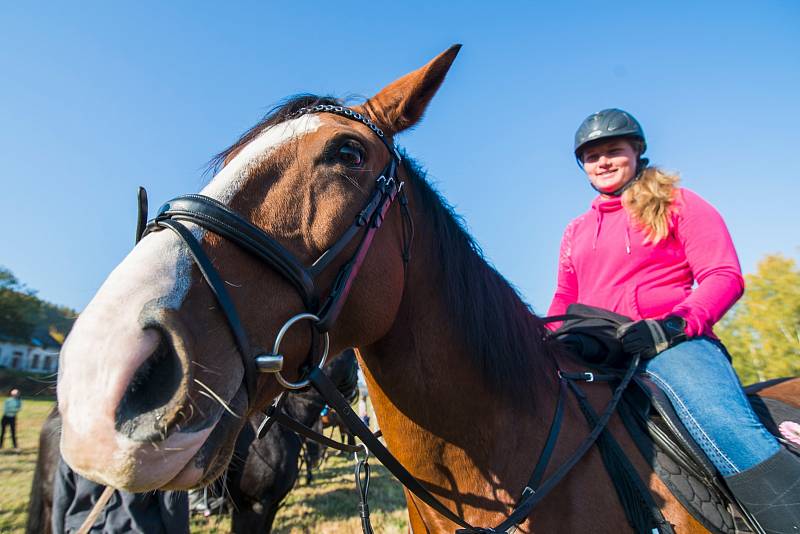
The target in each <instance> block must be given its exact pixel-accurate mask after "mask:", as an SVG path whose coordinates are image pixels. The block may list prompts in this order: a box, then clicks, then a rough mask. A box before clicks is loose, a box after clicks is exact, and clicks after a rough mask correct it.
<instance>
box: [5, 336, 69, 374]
mask: <svg viewBox="0 0 800 534" xmlns="http://www.w3.org/2000/svg"><path fill="white" fill-rule="evenodd" d="M59 351H61V344H60V343H59V342H58V341H56V340H55V339H53V338H52V336H50V334H49V333H48V332H47V331H40V330H37V331H35V332H34V334H33V335H32V336H31V339H30V340H29V341H28V342H27V343H23V342H20V341H17V340H13V339H10V338H8V337H7V336H4V335H3V334H0V368H7V369H14V370H17V371H27V372H31V373H42V374H50V373H55V372H56V371H58V353H59Z"/></svg>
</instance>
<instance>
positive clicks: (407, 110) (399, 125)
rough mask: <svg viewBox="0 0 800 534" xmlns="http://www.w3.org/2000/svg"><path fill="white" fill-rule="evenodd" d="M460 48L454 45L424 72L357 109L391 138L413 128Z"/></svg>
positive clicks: (401, 80)
mask: <svg viewBox="0 0 800 534" xmlns="http://www.w3.org/2000/svg"><path fill="white" fill-rule="evenodd" d="M460 49H461V45H460V44H456V45H453V46H451V47H450V48H448V49H447V50H446V51H444V52H442V53H441V54H439V55H438V56H436V57H435V58H434V59H433V60H431V61H430V63H428V64H427V65H425V66H424V67H422V68H421V69H418V70H415V71H414V72H410V73H408V74H406V75H405V76H403V77H402V78H399V79H397V80H395V81H394V82H392V83H390V84H389V85H387V86H386V87H384V88H383V89H382V90H381V91H380V92H379V93H378V94H376V95H375V96H373V97H372V98H370V99H369V100H367V101H366V102H365V103H364V104H362V105H360V106H356V108H355V109H357V110H358V111H360V112H362V113H366V114H367V115H368V116H369V117H370V118H371V119H372V120H373V122H375V123H376V124H377V125H378V126H379V127H380V128H382V129H383V130H384V131H385V132H386V133H387V134H389V135H393V134H396V133H398V132H402V131H403V130H405V129H407V128H410V127H411V126H414V125H415V124H416V123H417V122H418V121H419V120H420V119H421V118H422V115H423V113H425V108H427V107H428V102H430V100H431V98H433V95H435V94H436V91H437V90H438V89H439V86H440V85H441V84H442V81H444V77H445V75H446V74H447V71H448V70H450V65H452V64H453V60H454V59H455V58H456V55H458V51H459V50H460Z"/></svg>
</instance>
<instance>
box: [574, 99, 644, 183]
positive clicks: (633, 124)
mask: <svg viewBox="0 0 800 534" xmlns="http://www.w3.org/2000/svg"><path fill="white" fill-rule="evenodd" d="M614 137H628V138H631V139H635V140H637V141H638V143H636V144H635V145H634V146H636V147H638V148H639V154H638V156H639V161H638V163H637V166H636V177H635V178H633V180H630V181H629V182H628V183H626V184H625V185H623V186H622V187H620V188H619V189H617V190H616V191H613V192H611V193H605V194H607V195H611V196H619V195H621V194H622V193H624V192H625V190H626V189H628V187H630V186H631V185H632V184H633V183H634V182H636V180H638V179H639V176H641V171H642V170H643V169H644V168H645V167H647V164H648V160H647V158H642V154H644V152H645V151H646V150H647V141H646V140H645V137H644V130H643V129H642V125H641V124H639V121H637V120H636V118H634V116H633V115H631V114H630V113H628V112H627V111H623V110H621V109H616V108H610V109H604V110H602V111H598V112H597V113H592V114H591V115H589V116H588V117H586V118H585V119H584V120H583V122H582V123H581V125H580V126H579V127H578V131H577V132H575V159H577V160H578V165H580V167H581V168H583V159H582V157H581V155H582V154H583V150H584V149H585V148H586V147H587V146H589V145H591V144H593V143H595V142H597V141H600V140H607V139H611V138H614ZM592 187H594V184H592ZM595 190H597V188H595ZM598 192H599V193H602V191H598Z"/></svg>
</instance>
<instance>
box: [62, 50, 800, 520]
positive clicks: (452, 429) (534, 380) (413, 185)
mask: <svg viewBox="0 0 800 534" xmlns="http://www.w3.org/2000/svg"><path fill="white" fill-rule="evenodd" d="M459 48H460V46H458V45H456V46H453V47H451V48H449V49H448V50H446V51H445V52H443V53H442V54H440V55H438V56H437V57H435V58H434V59H433V60H431V61H430V62H429V63H427V64H426V65H424V66H423V67H421V68H420V69H418V70H416V71H413V72H411V73H409V74H407V75H405V76H403V77H401V78H399V79H397V80H395V81H394V82H392V83H390V84H389V85H387V86H386V87H385V88H384V89H382V90H381V91H380V92H378V93H377V94H376V95H374V96H373V97H371V98H369V99H367V100H366V101H365V102H364V103H362V104H359V105H354V106H352V107H349V108H345V107H344V106H342V103H341V102H340V101H338V100H336V99H332V98H326V97H317V96H313V95H301V96H299V97H296V98H292V99H289V100H288V101H286V102H285V103H284V104H283V105H282V106H280V107H278V108H277V109H275V110H273V112H271V113H270V114H269V115H267V117H265V118H264V120H262V121H261V122H259V123H258V124H257V125H256V126H254V127H253V128H252V129H250V130H249V131H247V132H246V133H245V134H244V135H242V137H241V138H240V139H239V140H238V141H236V142H235V143H234V144H233V145H231V146H230V147H229V148H228V149H226V150H224V151H223V152H221V153H220V154H219V156H218V157H217V158H216V160H215V161H216V162H218V172H217V174H216V175H215V177H214V178H213V179H212V180H211V182H210V183H209V184H208V185H207V186H206V187H205V188H204V189H203V190H202V191H201V194H202V195H203V198H198V197H196V196H195V197H183V198H179V199H174V200H173V201H170V202H169V203H167V204H166V205H165V206H164V207H163V208H162V210H161V211H160V212H159V215H158V216H157V217H156V219H155V220H153V221H152V223H151V224H148V225H147V227H146V230H145V232H144V237H143V238H142V239H141V241H140V242H139V243H138V245H137V246H136V247H135V248H134V249H133V251H132V252H131V253H130V254H129V255H128V256H127V257H126V258H125V259H124V260H123V261H122V263H121V264H120V265H119V266H118V267H117V268H116V269H115V270H114V271H113V272H112V273H111V274H110V275H109V277H108V279H107V280H106V281H105V282H104V284H103V285H102V287H101V288H100V289H99V291H98V293H97V294H96V295H95V297H94V298H93V299H92V301H91V303H90V304H89V305H88V306H87V308H86V310H85V311H84V312H83V313H82V314H81V316H80V317H79V318H78V320H77V322H76V324H75V326H74V327H73V329H72V332H71V334H70V336H69V338H68V339H67V340H66V343H65V346H64V348H63V351H62V361H63V365H62V366H61V368H60V371H59V372H60V376H59V384H58V396H59V402H60V405H61V407H62V413H63V417H64V432H63V434H62V441H61V449H62V453H63V455H64V457H65V459H66V460H67V461H68V462H69V464H70V465H71V466H73V468H74V469H76V470H77V471H78V472H80V473H82V474H83V475H84V476H87V477H90V478H93V479H95V480H98V481H100V482H102V483H104V484H109V485H112V486H114V487H119V488H126V489H129V490H133V491H147V490H152V489H155V488H190V487H196V486H199V485H203V484H205V483H207V482H208V481H209V480H213V479H214V478H215V477H216V476H218V475H219V473H220V472H221V470H222V469H224V467H225V466H226V465H227V464H228V460H229V458H230V456H231V452H232V450H233V444H234V442H235V438H236V435H237V434H238V432H239V430H240V429H241V427H242V425H244V424H245V423H246V421H247V416H248V415H250V414H253V413H256V412H258V411H260V410H262V409H264V408H265V407H266V406H267V405H268V404H269V403H270V402H271V401H273V399H275V398H276V396H278V395H279V394H280V393H281V391H283V390H284V388H285V387H297V385H298V384H301V385H302V384H304V383H307V382H306V381H305V377H306V373H308V370H309V368H310V367H313V366H315V365H318V364H320V360H322V359H323V357H322V355H323V354H324V350H325V345H326V341H327V344H328V345H329V346H330V350H331V351H333V352H334V353H335V352H336V351H339V350H342V349H343V348H345V347H351V346H353V347H358V355H359V363H360V365H361V368H362V370H363V372H364V376H365V380H366V383H367V388H368V391H369V395H370V398H371V400H372V404H373V407H374V412H375V415H376V417H377V420H378V423H379V426H380V428H381V430H382V431H383V436H384V439H385V442H386V443H387V445H388V448H389V449H390V450H391V452H392V453H393V454H394V455H395V456H396V457H397V458H398V459H399V461H400V462H401V463H402V464H403V465H404V466H405V467H406V468H407V469H408V471H410V473H411V474H412V475H413V476H414V477H416V478H417V479H418V480H419V481H420V482H421V483H422V484H423V486H424V487H425V488H427V489H428V490H429V491H430V492H431V493H433V494H434V495H435V496H436V497H437V498H438V499H439V500H440V502H441V503H442V504H443V505H444V506H445V507H446V508H448V509H449V510H450V511H451V512H452V513H453V514H455V515H457V516H458V517H460V518H462V519H465V520H466V521H468V522H469V523H471V524H473V525H480V526H493V525H495V524H497V523H499V522H500V521H501V520H502V519H503V518H505V517H506V516H507V515H508V514H509V512H510V511H511V510H512V509H513V508H514V505H515V503H516V502H517V501H518V499H519V498H520V495H521V493H522V492H523V488H524V487H525V485H526V483H527V479H528V476H529V474H530V473H531V471H532V470H533V467H534V465H535V463H536V461H537V457H538V455H539V453H540V451H542V449H543V447H544V446H545V442H546V441H547V434H548V426H549V424H550V419H551V416H552V414H553V413H554V408H555V405H556V398H557V396H558V393H557V392H558V389H559V377H558V376H557V367H556V362H557V363H558V366H559V367H560V369H562V370H563V371H565V372H580V371H583V370H584V368H583V367H582V365H581V364H580V363H579V362H576V361H575V360H573V359H571V357H570V356H569V355H568V353H567V352H566V350H565V349H564V348H563V347H562V346H561V345H560V344H558V343H556V342H553V341H550V340H549V339H548V336H547V335H546V334H547V333H546V331H545V330H546V329H545V325H544V324H543V321H542V319H541V318H540V317H538V316H537V315H536V314H534V313H533V312H532V310H531V309H530V307H529V306H528V305H527V304H526V303H525V302H524V301H523V300H522V299H521V298H520V296H519V295H518V293H517V292H516V290H515V289H514V288H513V287H512V285H511V284H509V283H508V282H507V281H506V280H505V279H504V278H503V277H502V275H501V274H499V273H498V272H497V271H496V270H495V269H494V268H493V267H492V266H491V265H490V264H489V263H488V262H487V261H486V260H485V259H484V257H483V256H482V254H481V251H480V249H479V247H478V245H477V244H476V243H475V241H474V240H473V238H472V237H471V236H470V235H469V233H468V232H467V231H466V230H465V229H464V226H463V224H462V223H461V222H460V219H459V218H458V217H457V216H456V215H455V214H454V212H453V210H452V208H451V207H450V206H449V205H448V204H447V203H446V201H444V200H443V199H442V197H441V196H440V195H439V194H438V193H437V191H436V190H435V189H434V188H433V187H432V186H431V185H430V183H428V181H427V180H426V179H425V173H424V171H423V170H422V169H421V167H420V166H419V165H418V164H417V163H415V162H414V161H413V160H412V159H411V158H410V157H408V156H407V155H406V154H403V153H399V152H395V151H394V148H393V144H392V141H393V139H394V138H395V137H396V136H397V135H398V134H400V133H402V132H403V131H405V130H408V129H409V128H411V127H413V126H416V125H417V124H418V123H419V122H420V120H421V118H422V115H423V114H424V112H425V111H426V109H427V107H428V104H429V102H430V101H431V99H432V97H433V96H434V94H435V93H436V92H437V90H438V88H439V87H440V85H441V84H442V82H443V81H444V79H445V76H446V74H447V72H448V71H449V69H450V67H451V65H452V63H453V61H454V59H455V57H456V55H457V54H458V51H459ZM496 107H497V109H496V112H499V113H497V116H498V119H499V120H513V119H514V117H513V115H511V114H504V113H502V111H503V108H502V106H501V104H499V103H498V104H497V106H496ZM486 180H487V182H489V181H490V180H491V177H489V176H487V177H486ZM400 182H402V185H400ZM487 186H488V187H490V186H491V185H490V184H488V185H487ZM209 199H211V200H209ZM376 199H377V200H376ZM395 199H397V200H398V202H395V203H392V202H393V201H394V200H395ZM234 212H235V214H238V215H235V214H234ZM181 219H182V220H183V221H184V222H183V223H181V222H180V220H181ZM354 221H355V222H354ZM200 223H202V224H200ZM209 225H213V226H209ZM208 228H212V229H210V230H209V229H208ZM309 266H310V267H309ZM328 297H330V298H328ZM121 302H124V303H125V305H124V306H120V303H121ZM320 303H324V304H320ZM305 312H310V315H308V314H303V313H305ZM299 314H303V315H299ZM301 320H302V321H308V323H307V324H306V325H302V324H301V325H299V326H294V325H295V324H297V323H298V322H299V321H301ZM304 326H307V328H306V327H304ZM269 347H272V352H270V351H269ZM258 370H265V371H271V372H267V373H258ZM785 387H788V386H785ZM791 388H792V391H791V393H790V394H788V396H789V397H790V398H791V399H793V400H794V399H797V398H798V392H800V389H799V388H800V383H799V382H798V381H793V383H792V384H791ZM585 391H586V395H587V398H588V400H589V402H590V403H591V404H592V405H593V406H595V409H599V408H601V407H602V406H604V405H605V403H606V402H607V401H608V399H609V397H610V393H609V391H608V389H607V388H602V387H586V388H585ZM763 393H764V394H767V395H768V391H764V392H763ZM608 431H610V432H611V433H612V434H613V435H614V436H615V437H616V439H617V440H618V442H619V443H620V445H621V447H622V448H623V450H624V451H625V452H626V453H627V455H628V457H629V458H630V461H631V462H632V463H633V465H634V467H635V469H636V471H637V472H638V473H639V475H640V476H641V477H642V478H643V479H644V480H645V481H646V482H647V485H648V487H649V489H650V491H651V492H652V495H653V498H654V499H655V501H656V503H657V504H658V506H659V507H660V509H661V511H662V512H663V514H664V516H665V517H666V518H667V520H668V521H669V522H670V523H671V524H672V525H674V526H675V530H676V531H677V532H702V531H704V530H703V528H702V526H701V525H700V524H699V523H698V522H697V521H696V520H694V519H693V518H692V516H691V515H690V514H689V513H688V512H687V511H686V510H685V509H684V508H683V507H682V506H680V504H679V503H678V501H677V500H676V499H675V498H674V497H673V496H672V495H671V494H670V492H669V491H668V490H667V489H666V487H665V486H664V485H663V484H662V483H661V482H660V481H659V480H658V478H657V477H655V476H653V471H652V469H651V467H650V466H649V465H648V464H647V463H646V462H645V460H644V459H643V458H642V456H641V455H640V454H639V453H638V452H637V451H636V447H635V444H634V443H633V442H632V440H631V439H630V438H629V437H628V436H627V434H626V432H625V429H624V428H623V426H622V423H621V422H620V421H619V419H618V418H617V417H616V416H615V417H614V418H613V419H612V420H611V422H610V424H609V426H608ZM588 432H589V429H588V427H587V424H586V422H585V420H584V417H583V415H582V413H581V411H580V409H579V407H578V405H577V403H576V401H575V399H573V398H570V399H569V400H568V401H567V403H566V406H565V408H564V413H563V425H562V432H561V435H560V436H559V438H558V442H557V444H556V447H555V450H554V453H553V455H552V458H551V460H550V463H549V466H550V467H549V468H548V471H547V473H550V472H552V471H554V470H555V469H557V468H558V466H559V465H561V464H562V463H563V462H565V460H566V459H567V458H568V457H569V456H570V455H571V453H572V451H573V450H574V449H575V448H576V447H577V446H578V444H579V443H580V442H581V441H582V440H583V439H584V437H585V436H586V435H587V433H588ZM90 437H91V439H89V438H90ZM406 497H407V505H408V515H409V523H410V528H411V530H412V531H413V532H452V531H453V530H454V529H455V528H457V525H456V524H455V523H454V522H453V521H451V520H450V519H446V518H444V517H442V516H440V515H438V514H437V513H436V512H435V511H434V510H433V509H432V508H431V507H430V506H429V505H427V504H426V503H425V502H423V501H422V500H420V499H419V498H417V497H416V496H415V495H413V494H411V493H410V492H408V491H406ZM519 530H520V531H521V532H594V533H601V534H602V533H617V532H620V531H630V527H629V525H628V523H627V520H626V517H625V514H624V512H623V508H622V506H621V505H620V503H619V502H618V500H617V496H616V494H615V491H614V486H613V484H612V481H611V479H610V478H609V476H608V474H607V473H606V471H605V469H604V466H603V462H602V459H601V456H600V454H599V453H598V452H597V451H596V450H592V451H590V452H589V453H588V454H586V455H585V456H584V457H583V458H582V459H581V461H580V462H579V463H578V464H577V466H576V467H575V468H574V469H572V470H571V471H570V472H569V474H568V475H567V476H566V477H565V478H564V479H563V480H562V481H561V483H560V484H559V485H558V486H557V487H556V488H555V490H554V491H552V492H551V493H550V494H549V495H548V496H547V499H546V501H545V504H544V505H543V506H539V507H537V508H535V509H533V511H532V512H531V513H530V514H529V515H528V517H527V518H526V519H524V520H523V521H522V522H521V524H520V525H519Z"/></svg>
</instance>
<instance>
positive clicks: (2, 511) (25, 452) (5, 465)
mask: <svg viewBox="0 0 800 534" xmlns="http://www.w3.org/2000/svg"><path fill="white" fill-rule="evenodd" d="M6 398H7V397H0V406H1V405H2V403H3V401H5V400H6ZM52 407H53V401H52V400H42V399H30V398H25V397H23V398H22V411H20V412H19V415H17V441H18V445H19V450H16V451H14V450H12V449H11V436H9V435H8V434H6V440H5V443H4V444H3V448H2V449H0V532H2V533H3V534H5V533H7V532H15V533H16V532H23V530H24V528H25V518H26V516H27V510H28V494H29V493H30V491H31V480H32V479H33V469H34V467H35V466H36V452H37V450H38V448H39V430H40V429H41V427H42V423H43V422H44V420H45V418H46V417H47V414H48V413H50V409H51V408H52Z"/></svg>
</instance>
